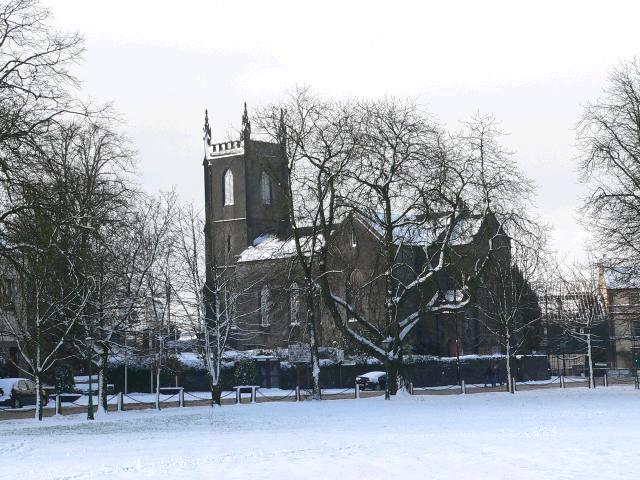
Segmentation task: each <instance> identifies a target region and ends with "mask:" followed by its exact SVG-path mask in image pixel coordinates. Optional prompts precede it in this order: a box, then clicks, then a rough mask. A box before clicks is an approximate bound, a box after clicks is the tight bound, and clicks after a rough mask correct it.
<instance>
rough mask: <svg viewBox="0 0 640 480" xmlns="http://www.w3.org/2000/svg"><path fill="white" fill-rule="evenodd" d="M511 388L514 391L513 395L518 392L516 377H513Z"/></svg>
mask: <svg viewBox="0 0 640 480" xmlns="http://www.w3.org/2000/svg"><path fill="white" fill-rule="evenodd" d="M511 388H512V389H513V392H511V393H516V392H517V391H518V387H516V377H512V379H511Z"/></svg>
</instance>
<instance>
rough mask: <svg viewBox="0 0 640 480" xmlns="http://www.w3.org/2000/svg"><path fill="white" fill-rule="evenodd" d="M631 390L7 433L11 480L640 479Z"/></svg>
mask: <svg viewBox="0 0 640 480" xmlns="http://www.w3.org/2000/svg"><path fill="white" fill-rule="evenodd" d="M639 407H640V392H638V391H637V390H634V389H633V387H609V388H598V389H596V390H588V389H566V390H561V389H557V390H556V389H554V390H541V391H528V392H518V393H517V394H516V395H509V394H507V393H484V394H478V395H464V396H463V395H451V396H414V397H402V398H398V399H395V400H393V401H391V402H385V401H384V400H383V399H382V398H370V399H361V400H335V401H326V402H311V401H308V402H301V403H288V402H286V403H285V402H283V403H262V404H247V405H234V406H227V407H222V408H215V409H211V408H209V407H194V408H185V409H178V408H174V409H167V410H163V411H161V412H156V411H153V410H144V411H131V412H124V413H110V414H108V415H107V416H102V417H100V418H99V419H98V420H96V421H95V422H94V423H88V422H87V421H86V420H84V418H83V417H82V416H69V417H62V418H49V419H46V420H45V421H44V422H42V423H41V424H37V423H36V422H35V421H33V420H14V421H5V422H0V462H1V465H0V472H2V478H7V479H8V478H20V479H31V478H33V479H36V478H37V479H39V480H43V479H69V480H71V479H74V480H79V479H89V478H105V479H110V480H116V479H123V478H127V479H158V478H171V479H189V480H194V479H200V478H206V479H210V478H215V479H240V478H242V479H251V478H258V479H261V480H263V479H280V478H291V479H296V478H308V479H316V478H318V479H319V478H323V479H340V480H344V479H350V478H354V479H355V478H357V479H378V478H384V479H394V478H402V479H413V478H415V479H467V478H468V479H474V480H483V479H507V478H509V479H517V480H522V479H580V480H582V479H588V478H596V477H597V478H600V479H603V478H606V479H608V478H611V479H632V478H633V479H635V478H638V475H639V474H638V459H639V458H640V447H639V446H638V443H639V441H640V408H639Z"/></svg>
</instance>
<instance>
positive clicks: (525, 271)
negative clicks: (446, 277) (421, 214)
mask: <svg viewBox="0 0 640 480" xmlns="http://www.w3.org/2000/svg"><path fill="white" fill-rule="evenodd" d="M526 240H528V241H529V243H528V244H526V243H524V242H522V241H518V239H516V241H514V242H512V254H511V255H510V258H508V257H507V258H504V257H503V258H496V259H493V261H492V262H491V264H490V265H489V268H488V269H487V271H486V272H485V275H483V277H482V280H481V282H480V288H479V290H480V291H479V295H482V296H483V297H484V298H486V299H487V301H486V302H481V303H479V305H480V311H481V315H480V317H479V320H480V322H481V323H482V325H483V326H484V327H485V329H486V330H487V331H488V332H489V333H490V335H491V337H492V338H493V339H494V340H495V341H496V342H497V343H498V345H500V346H501V347H502V349H503V351H504V354H505V365H506V376H507V388H508V391H509V392H510V393H515V386H514V384H513V378H514V373H513V359H514V357H515V355H517V354H519V353H522V351H523V350H526V349H527V348H528V349H531V347H532V346H535V345H537V344H539V343H540V340H541V331H540V330H541V321H542V311H541V309H540V305H539V303H538V296H537V294H536V293H535V291H534V288H533V286H534V285H535V284H536V283H537V282H538V280H539V279H540V277H541V276H542V275H543V273H544V261H545V257H544V252H545V250H544V242H545V240H544V236H543V235H542V233H540V234H539V235H538V236H536V237H534V238H533V239H532V238H528V239H526ZM532 240H534V241H532Z"/></svg>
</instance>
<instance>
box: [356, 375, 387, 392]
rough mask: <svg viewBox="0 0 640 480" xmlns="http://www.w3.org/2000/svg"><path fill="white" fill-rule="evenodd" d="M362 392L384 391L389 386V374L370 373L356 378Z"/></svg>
mask: <svg viewBox="0 0 640 480" xmlns="http://www.w3.org/2000/svg"><path fill="white" fill-rule="evenodd" d="M356 383H357V384H358V385H360V389H361V390H367V389H369V390H384V388H385V385H386V384H387V374H386V373H384V372H368V373H365V374H364V375H360V376H359V377H357V378H356Z"/></svg>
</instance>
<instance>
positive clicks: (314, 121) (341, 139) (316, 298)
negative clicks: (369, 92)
mask: <svg viewBox="0 0 640 480" xmlns="http://www.w3.org/2000/svg"><path fill="white" fill-rule="evenodd" d="M349 116H350V112H349V109H348V108H347V105H341V104H339V103H337V102H330V101H326V100H321V99H320V98H318V97H316V96H314V95H313V94H312V93H311V92H310V90H308V89H299V90H297V91H296V92H295V93H294V94H293V95H291V96H290V98H289V101H288V102H286V103H285V104H283V105H278V106H271V107H267V108H266V109H264V110H263V111H262V112H261V113H260V114H259V116H258V117H259V118H258V120H259V123H260V127H261V129H262V131H263V132H264V133H266V134H267V135H268V136H269V137H270V138H271V139H272V140H275V141H276V142H277V143H279V144H280V145H281V147H282V149H283V154H284V155H285V157H286V159H287V177H288V181H284V182H278V183H279V184H280V187H281V189H282V190H283V194H284V196H285V198H286V199H287V203H288V211H289V223H290V225H291V232H292V237H293V242H294V245H295V260H294V262H295V264H294V265H293V266H292V271H293V272H300V277H301V278H302V279H303V281H304V284H303V286H302V287H301V288H300V291H301V292H302V294H303V295H304V298H305V306H306V318H305V326H306V333H307V338H308V342H309V347H310V351H311V371H312V378H313V387H312V398H313V399H316V400H320V398H321V395H320V393H321V392H320V358H319V353H318V346H319V323H320V319H319V309H320V305H319V303H320V295H319V288H318V274H319V270H318V268H317V267H318V265H317V263H318V259H319V252H320V249H321V248H322V247H323V245H324V236H323V227H322V215H323V214H324V212H326V211H327V203H328V202H330V201H332V199H331V193H330V191H331V189H332V188H333V186H334V185H335V182H336V179H337V178H340V175H341V172H343V171H344V166H345V164H346V161H347V160H348V159H349V158H350V155H349V151H350V150H351V149H352V145H353V143H352V142H350V139H349V136H348V133H349V132H348V129H349V126H350V125H349ZM274 177H275V176H274ZM276 178H277V177H276ZM294 275H295V273H294Z"/></svg>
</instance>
